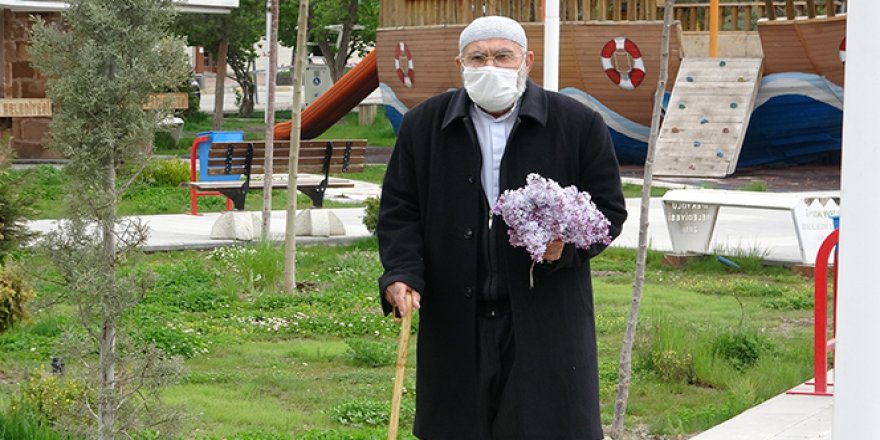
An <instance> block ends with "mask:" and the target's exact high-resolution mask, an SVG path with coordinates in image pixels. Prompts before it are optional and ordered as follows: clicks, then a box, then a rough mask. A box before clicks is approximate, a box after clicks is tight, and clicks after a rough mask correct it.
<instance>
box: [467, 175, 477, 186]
mask: <svg viewBox="0 0 880 440" xmlns="http://www.w3.org/2000/svg"><path fill="white" fill-rule="evenodd" d="M476 181H477V179H474V176H468V183H470V184H473V183H475V182H476Z"/></svg>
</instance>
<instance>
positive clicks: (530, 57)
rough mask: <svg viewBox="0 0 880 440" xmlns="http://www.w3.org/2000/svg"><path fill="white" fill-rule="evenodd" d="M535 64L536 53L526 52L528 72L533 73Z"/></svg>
mask: <svg viewBox="0 0 880 440" xmlns="http://www.w3.org/2000/svg"><path fill="white" fill-rule="evenodd" d="M533 64H535V53H534V52H532V51H528V52H526V72H531V71H532V65H533Z"/></svg>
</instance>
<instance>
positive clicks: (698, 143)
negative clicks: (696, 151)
mask: <svg viewBox="0 0 880 440" xmlns="http://www.w3.org/2000/svg"><path fill="white" fill-rule="evenodd" d="M700 145H703V143H702V142H700V141H694V148H698V147H699V146H700Z"/></svg>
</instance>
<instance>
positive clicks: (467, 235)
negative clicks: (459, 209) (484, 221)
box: [464, 228, 474, 240]
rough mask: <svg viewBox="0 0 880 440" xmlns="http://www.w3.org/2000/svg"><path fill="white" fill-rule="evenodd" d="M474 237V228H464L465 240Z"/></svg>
mask: <svg viewBox="0 0 880 440" xmlns="http://www.w3.org/2000/svg"><path fill="white" fill-rule="evenodd" d="M473 237H474V230H473V229H471V228H467V229H465V230H464V239H465V240H470V239H471V238H473Z"/></svg>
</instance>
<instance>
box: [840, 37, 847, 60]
mask: <svg viewBox="0 0 880 440" xmlns="http://www.w3.org/2000/svg"><path fill="white" fill-rule="evenodd" d="M839 49H840V62H841V63H844V64H846V37H843V40H840V48H839Z"/></svg>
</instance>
